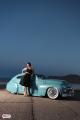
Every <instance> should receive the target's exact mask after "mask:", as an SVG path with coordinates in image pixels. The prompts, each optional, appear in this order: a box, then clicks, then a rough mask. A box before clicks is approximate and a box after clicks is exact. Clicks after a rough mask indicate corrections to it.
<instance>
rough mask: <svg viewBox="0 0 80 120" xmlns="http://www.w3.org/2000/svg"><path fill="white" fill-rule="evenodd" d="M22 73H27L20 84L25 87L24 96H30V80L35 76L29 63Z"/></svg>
mask: <svg viewBox="0 0 80 120" xmlns="http://www.w3.org/2000/svg"><path fill="white" fill-rule="evenodd" d="M22 73H25V74H24V76H23V79H22V80H21V81H20V84H21V85H23V86H24V96H27V95H28V96H29V95H30V79H31V75H32V74H33V68H32V65H31V63H30V62H28V63H27V64H26V66H25V68H23V69H22Z"/></svg>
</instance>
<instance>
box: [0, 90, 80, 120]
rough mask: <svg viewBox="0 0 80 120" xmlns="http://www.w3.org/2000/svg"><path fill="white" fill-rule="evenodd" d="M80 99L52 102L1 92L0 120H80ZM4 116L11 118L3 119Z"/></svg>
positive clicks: (47, 99) (41, 98)
mask: <svg viewBox="0 0 80 120" xmlns="http://www.w3.org/2000/svg"><path fill="white" fill-rule="evenodd" d="M79 110H80V97H77V96H76V97H74V98H65V99H59V100H51V99H49V98H44V97H24V96H23V95H17V94H11V93H8V92H7V91H6V90H0V120H5V119H6V120H80V111H79ZM3 114H8V115H11V118H2V115H3Z"/></svg>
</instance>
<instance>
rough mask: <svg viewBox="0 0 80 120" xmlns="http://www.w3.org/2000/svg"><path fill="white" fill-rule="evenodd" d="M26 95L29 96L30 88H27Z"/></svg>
mask: <svg viewBox="0 0 80 120" xmlns="http://www.w3.org/2000/svg"><path fill="white" fill-rule="evenodd" d="M27 95H30V88H29V87H27Z"/></svg>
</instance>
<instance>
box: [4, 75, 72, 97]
mask: <svg viewBox="0 0 80 120" xmlns="http://www.w3.org/2000/svg"><path fill="white" fill-rule="evenodd" d="M23 75H24V73H21V74H18V75H16V76H14V77H13V78H12V79H11V80H10V81H9V82H8V83H7V85H6V90H7V91H9V92H11V93H17V94H23V93H24V87H23V86H22V85H20V80H21V78H22V77H23ZM30 84H31V85H30V95H31V96H48V97H49V98H51V99H57V98H58V97H59V96H61V97H67V96H73V95H74V90H73V89H72V88H71V84H70V83H68V82H67V81H65V80H58V79H46V78H45V79H44V78H42V77H39V76H38V75H33V76H32V77H31V80H30Z"/></svg>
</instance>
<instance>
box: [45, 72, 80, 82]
mask: <svg viewBox="0 0 80 120" xmlns="http://www.w3.org/2000/svg"><path fill="white" fill-rule="evenodd" d="M47 78H48V79H59V80H67V81H68V82H71V83H79V84H80V76H79V75H75V74H69V75H66V76H48V77H47Z"/></svg>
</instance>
